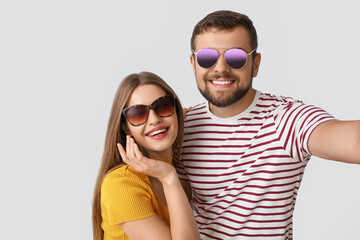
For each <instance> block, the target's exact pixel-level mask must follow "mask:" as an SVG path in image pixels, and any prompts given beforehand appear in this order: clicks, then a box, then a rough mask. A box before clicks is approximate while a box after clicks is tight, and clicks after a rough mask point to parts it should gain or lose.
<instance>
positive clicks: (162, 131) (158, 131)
mask: <svg viewBox="0 0 360 240" xmlns="http://www.w3.org/2000/svg"><path fill="white" fill-rule="evenodd" d="M167 130H168V128H163V129H158V130H155V131H152V132H150V133H148V134H146V136H149V137H154V136H157V135H159V134H162V133H165V132H167Z"/></svg>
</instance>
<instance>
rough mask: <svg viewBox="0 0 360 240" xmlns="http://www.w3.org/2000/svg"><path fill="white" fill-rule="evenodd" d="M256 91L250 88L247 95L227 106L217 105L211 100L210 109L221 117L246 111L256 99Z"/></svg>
mask: <svg viewBox="0 0 360 240" xmlns="http://www.w3.org/2000/svg"><path fill="white" fill-rule="evenodd" d="M255 94H256V91H255V90H254V89H253V88H250V89H249V91H248V92H247V93H246V95H245V96H244V97H243V98H241V99H240V100H239V101H237V102H236V103H234V104H232V105H230V106H227V107H217V106H214V105H213V104H211V103H210V102H209V110H210V112H212V114H214V115H215V116H217V117H219V118H229V117H233V116H236V115H238V114H240V113H242V112H243V111H245V110H246V109H247V108H248V107H249V106H250V105H251V103H252V102H253V101H254V98H255Z"/></svg>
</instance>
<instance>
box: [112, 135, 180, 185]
mask: <svg viewBox="0 0 360 240" xmlns="http://www.w3.org/2000/svg"><path fill="white" fill-rule="evenodd" d="M117 146H118V149H119V152H120V155H121V157H122V160H123V161H124V162H125V163H126V164H128V165H129V166H131V167H133V168H134V169H135V170H136V171H137V172H140V173H143V174H145V175H148V176H151V177H154V178H157V179H159V180H160V181H161V182H162V183H164V182H167V183H168V182H169V181H170V180H172V178H173V177H174V175H176V171H175V168H174V167H173V166H172V165H170V164H168V163H166V162H163V161H159V160H154V159H150V158H147V157H145V156H144V155H143V154H142V152H141V151H140V150H139V147H138V145H137V144H136V143H135V140H134V139H133V138H131V137H130V136H126V151H125V150H124V148H123V146H122V145H121V144H120V143H118V144H117ZM174 173H175V174H174Z"/></svg>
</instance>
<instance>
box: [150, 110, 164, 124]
mask: <svg viewBox="0 0 360 240" xmlns="http://www.w3.org/2000/svg"><path fill="white" fill-rule="evenodd" d="M159 122H161V117H160V116H159V115H157V113H156V112H155V111H154V110H153V109H150V111H149V116H148V124H150V125H156V124H157V123H159Z"/></svg>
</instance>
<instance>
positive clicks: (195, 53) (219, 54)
mask: <svg viewBox="0 0 360 240" xmlns="http://www.w3.org/2000/svg"><path fill="white" fill-rule="evenodd" d="M202 49H212V50H215V51H216V52H217V53H218V57H217V59H216V62H215V63H214V64H213V65H211V66H210V67H208V68H212V67H214V66H215V65H216V64H217V62H218V61H219V58H220V56H221V55H224V60H225V62H226V64H227V65H228V66H229V67H230V68H231V69H236V70H240V69H243V68H244V67H245V66H246V63H247V60H248V56H250V55H251V54H252V53H253V52H254V51H256V48H254V49H253V50H251V52H249V53H247V52H246V51H245V50H244V49H242V48H237V47H234V48H227V49H226V51H225V52H224V53H220V52H219V50H218V49H216V48H210V47H208V48H201V49H199V50H198V51H197V52H195V50H194V49H191V51H192V53H193V54H194V55H196V62H197V63H198V64H199V62H198V59H197V54H198V52H199V51H200V50H202ZM232 49H239V50H242V51H243V52H244V53H245V54H246V61H245V64H244V66H242V67H241V68H233V67H231V66H230V65H229V64H228V63H227V61H226V58H225V54H226V52H227V51H229V50H232ZM199 66H200V67H202V66H201V65H200V64H199ZM202 68H205V67H202ZM208 68H205V69H208Z"/></svg>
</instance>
